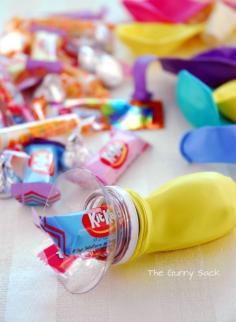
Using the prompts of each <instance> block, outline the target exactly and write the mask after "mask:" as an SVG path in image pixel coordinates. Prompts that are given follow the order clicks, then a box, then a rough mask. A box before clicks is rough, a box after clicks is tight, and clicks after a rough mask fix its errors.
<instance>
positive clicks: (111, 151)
mask: <svg viewBox="0 0 236 322" xmlns="http://www.w3.org/2000/svg"><path fill="white" fill-rule="evenodd" d="M148 146H149V144H148V143H147V142H145V141H144V140H143V139H141V138H140V137H138V136H137V135H135V134H134V133H131V132H122V131H113V132H112V134H111V140H110V141H109V142H108V143H107V144H106V145H105V146H104V147H102V148H101V150H100V151H99V152H98V153H97V154H96V155H95V156H94V157H92V158H91V159H90V160H89V161H88V162H87V163H86V164H85V168H86V169H88V170H90V171H91V172H92V173H93V174H95V175H96V177H97V178H99V180H100V181H101V182H102V183H104V184H107V185H110V184H114V183H115V182H116V181H117V180H118V178H119V177H120V176H121V175H122V174H123V173H124V172H125V171H126V169H127V168H128V167H129V166H130V165H131V164H132V163H133V162H134V160H135V159H137V158H138V156H140V155H141V154H142V153H143V152H144V151H145V150H146V149H147V148H148Z"/></svg>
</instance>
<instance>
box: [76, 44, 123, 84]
mask: <svg viewBox="0 0 236 322" xmlns="http://www.w3.org/2000/svg"><path fill="white" fill-rule="evenodd" d="M78 59H79V63H80V65H81V67H82V68H84V69H85V70H87V71H89V72H92V73H95V74H96V75H97V77H98V78H99V79H101V80H102V82H103V83H104V84H105V86H107V87H109V88H113V87H116V86H118V85H120V84H121V82H122V80H123V70H122V67H121V64H120V63H119V62H118V61H117V60H116V59H115V58H114V57H113V56H112V55H109V54H107V53H105V52H100V51H98V50H96V49H94V48H92V47H90V46H81V48H80V49H79V54H78Z"/></svg>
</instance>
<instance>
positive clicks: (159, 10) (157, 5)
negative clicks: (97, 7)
mask: <svg viewBox="0 0 236 322" xmlns="http://www.w3.org/2000/svg"><path fill="white" fill-rule="evenodd" d="M230 1H232V0H230ZM212 2H214V0H178V1H173V0H143V1H140V0H123V4H124V5H125V7H126V8H127V9H128V10H129V12H130V13H131V15H132V16H133V17H134V19H135V20H137V21H142V22H170V23H181V22H185V21H187V20H188V19H190V18H191V17H193V16H194V15H196V14H197V13H198V12H199V11H201V10H203V9H204V8H206V7H207V6H208V5H209V4H211V3H212Z"/></svg>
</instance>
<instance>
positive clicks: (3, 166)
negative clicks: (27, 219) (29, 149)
mask: <svg viewBox="0 0 236 322" xmlns="http://www.w3.org/2000/svg"><path fill="white" fill-rule="evenodd" d="M13 157H17V158H20V159H24V160H26V159H28V158H29V156H28V155H27V154H26V153H24V152H18V151H11V150H5V151H3V152H2V153H1V155H0V199H7V198H11V196H12V195H11V187H12V185H13V184H15V183H19V182H21V181H22V179H21V177H20V176H19V175H18V174H17V173H16V170H15V169H14V167H13V164H12V160H13Z"/></svg>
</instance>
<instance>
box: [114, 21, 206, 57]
mask: <svg viewBox="0 0 236 322" xmlns="http://www.w3.org/2000/svg"><path fill="white" fill-rule="evenodd" d="M203 29H204V24H192V25H187V24H163V23H130V24H121V25H119V26H118V27H117V29H116V31H117V34H118V37H119V38H120V39H121V41H123V42H124V43H125V44H126V45H127V46H128V47H129V48H130V49H131V50H132V52H133V54H134V55H135V56H140V55H144V54H154V55H159V56H163V55H170V54H171V53H174V52H176V50H177V49H179V47H181V45H183V44H184V43H185V42H186V41H188V40H191V39H193V38H194V36H197V35H199V34H200V33H201V32H202V31H203ZM193 40H194V41H193V42H192V43H191V44H190V46H186V48H181V50H180V51H181V55H186V54H192V51H200V50H201V49H203V48H206V45H204V43H203V41H202V40H201V39H200V38H199V39H193Z"/></svg>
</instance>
